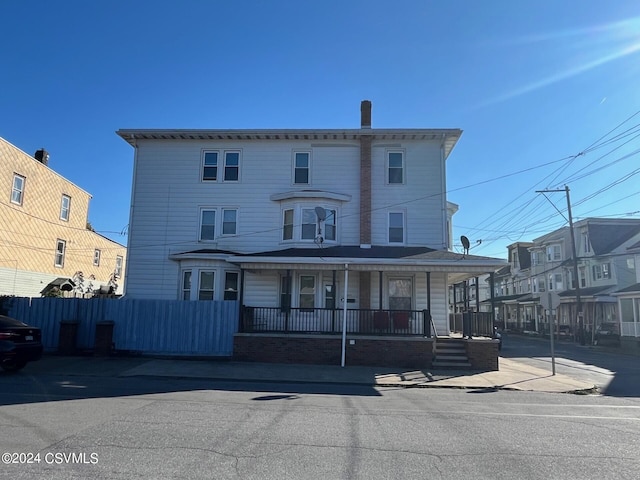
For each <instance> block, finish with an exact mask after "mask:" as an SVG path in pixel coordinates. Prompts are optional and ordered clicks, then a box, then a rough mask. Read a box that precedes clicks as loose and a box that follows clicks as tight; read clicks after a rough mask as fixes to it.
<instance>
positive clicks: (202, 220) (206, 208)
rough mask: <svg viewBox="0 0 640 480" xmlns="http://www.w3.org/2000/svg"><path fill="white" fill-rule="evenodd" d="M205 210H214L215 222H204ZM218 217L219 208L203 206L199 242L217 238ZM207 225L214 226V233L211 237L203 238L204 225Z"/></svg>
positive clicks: (211, 240)
mask: <svg viewBox="0 0 640 480" xmlns="http://www.w3.org/2000/svg"><path fill="white" fill-rule="evenodd" d="M205 212H209V213H211V212H213V223H207V224H204V223H203V222H204V215H205ZM217 219H218V209H217V208H210V207H201V208H200V222H199V228H198V241H199V242H213V241H215V239H216V230H217V229H216V222H217ZM205 225H206V226H207V227H213V235H212V236H211V238H208V237H207V238H203V227H204V226H205Z"/></svg>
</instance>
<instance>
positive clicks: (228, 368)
mask: <svg viewBox="0 0 640 480" xmlns="http://www.w3.org/2000/svg"><path fill="white" fill-rule="evenodd" d="M499 365H500V370H499V371H496V372H473V371H455V370H439V371H426V370H404V369H401V368H389V367H358V366H346V367H344V368H342V367H340V366H337V365H336V366H333V365H289V364H267V363H243V362H232V361H224V360H215V359H212V360H191V359H164V358H150V357H70V356H58V355H45V356H44V357H43V358H42V359H41V360H40V361H38V362H33V363H30V364H28V365H27V366H26V367H25V370H24V372H25V373H27V374H48V375H72V376H73V375H75V376H81V375H87V376H103V377H136V376H150V377H171V378H202V379H214V380H235V381H258V382H280V383H343V384H351V385H369V386H378V387H440V388H471V389H508V390H524V391H536V392H550V393H595V392H596V388H595V386H594V385H591V384H587V383H585V382H582V381H579V380H575V379H573V378H570V377H568V376H566V375H559V374H558V375H552V374H551V372H549V371H546V370H542V369H539V368H535V367H530V366H528V365H526V364H524V363H521V362H517V361H514V360H510V359H507V358H500V363H499Z"/></svg>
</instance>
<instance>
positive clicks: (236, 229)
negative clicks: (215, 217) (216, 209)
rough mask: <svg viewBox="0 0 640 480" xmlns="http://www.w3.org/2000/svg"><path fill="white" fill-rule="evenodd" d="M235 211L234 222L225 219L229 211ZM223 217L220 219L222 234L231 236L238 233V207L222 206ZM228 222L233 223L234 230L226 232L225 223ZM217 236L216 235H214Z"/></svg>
mask: <svg viewBox="0 0 640 480" xmlns="http://www.w3.org/2000/svg"><path fill="white" fill-rule="evenodd" d="M231 212H233V214H234V219H233V222H230V221H227V220H226V219H225V216H226V214H227V213H231ZM220 217H221V219H220V221H221V222H222V225H221V228H220V235H221V236H223V237H229V236H233V235H237V234H238V209H237V208H222V215H220ZM227 224H233V232H225V231H224V230H225V225H227ZM214 237H215V235H214Z"/></svg>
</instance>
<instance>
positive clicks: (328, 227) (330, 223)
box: [324, 210, 336, 241]
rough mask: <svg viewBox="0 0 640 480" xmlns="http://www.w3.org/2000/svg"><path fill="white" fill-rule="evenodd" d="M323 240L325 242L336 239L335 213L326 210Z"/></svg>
mask: <svg viewBox="0 0 640 480" xmlns="http://www.w3.org/2000/svg"><path fill="white" fill-rule="evenodd" d="M324 238H325V240H334V241H335V239H336V211H335V210H327V217H326V218H325V219H324Z"/></svg>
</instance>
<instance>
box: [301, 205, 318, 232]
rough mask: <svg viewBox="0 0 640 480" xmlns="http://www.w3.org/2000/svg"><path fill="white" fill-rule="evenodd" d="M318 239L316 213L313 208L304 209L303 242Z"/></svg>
mask: <svg viewBox="0 0 640 480" xmlns="http://www.w3.org/2000/svg"><path fill="white" fill-rule="evenodd" d="M315 238H316V212H315V210H313V209H311V208H303V209H302V240H314V239H315Z"/></svg>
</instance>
